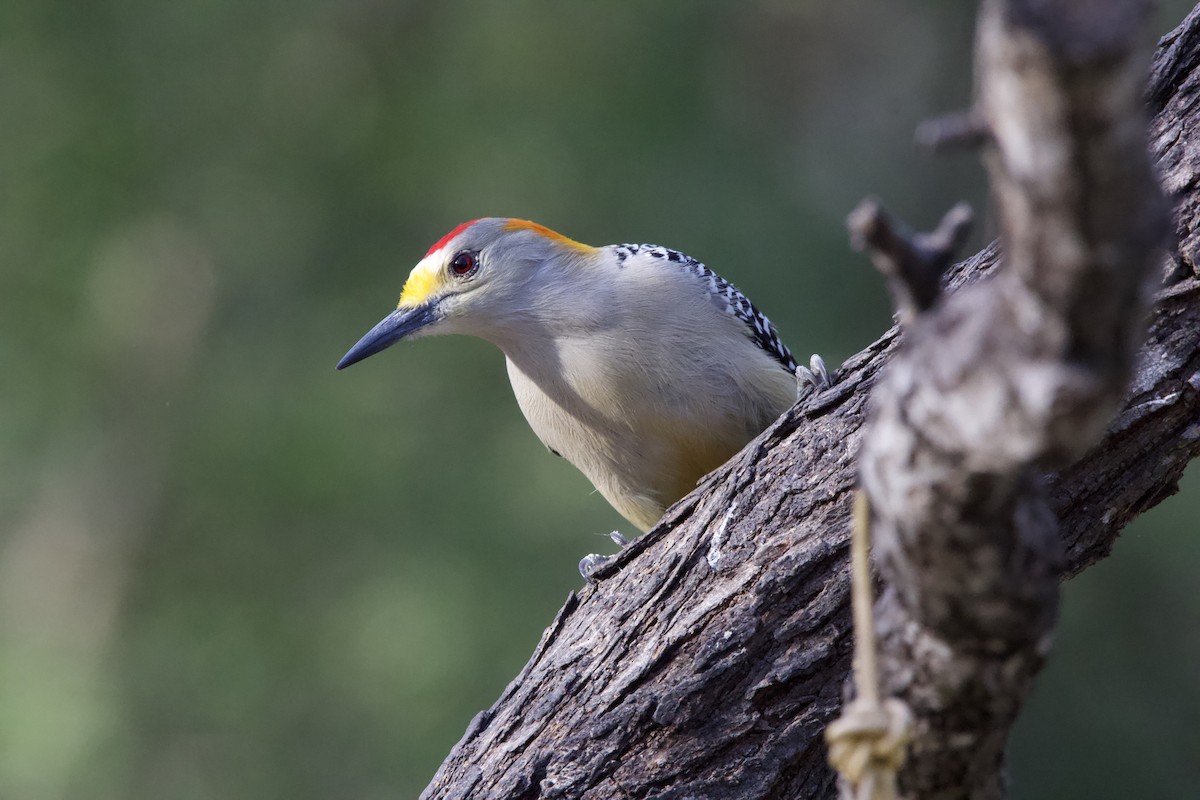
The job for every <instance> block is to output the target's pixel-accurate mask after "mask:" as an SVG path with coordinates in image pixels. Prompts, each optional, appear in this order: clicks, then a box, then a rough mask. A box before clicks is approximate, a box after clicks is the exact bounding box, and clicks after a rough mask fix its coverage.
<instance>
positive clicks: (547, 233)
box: [504, 219, 596, 253]
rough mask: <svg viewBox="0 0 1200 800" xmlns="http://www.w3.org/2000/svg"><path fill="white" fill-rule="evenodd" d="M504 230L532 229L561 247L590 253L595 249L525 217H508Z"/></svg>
mask: <svg viewBox="0 0 1200 800" xmlns="http://www.w3.org/2000/svg"><path fill="white" fill-rule="evenodd" d="M504 230H506V231H533V232H534V233H536V234H537V235H538V236H544V237H545V238H547V239H549V240H550V241H552V242H557V243H558V244H561V245H562V246H563V247H569V248H570V249H572V250H574V251H575V252H577V253H592V252H594V251H595V250H596V248H594V247H592V246H591V245H588V244H584V243H583V242H577V241H575V240H574V239H571V238H569V237H567V236H563V235H562V234H561V233H559V232H558V231H552V230H550V229H549V228H547V227H546V226H545V225H539V224H537V223H536V222H530V221H529V220H527V219H510V220H509V221H508V222H506V223H504Z"/></svg>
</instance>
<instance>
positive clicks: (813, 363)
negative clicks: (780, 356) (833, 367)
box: [796, 353, 833, 400]
mask: <svg viewBox="0 0 1200 800" xmlns="http://www.w3.org/2000/svg"><path fill="white" fill-rule="evenodd" d="M832 385H833V379H832V378H830V377H829V368H828V367H826V366H825V359H823V358H821V357H820V356H819V355H817V354H816V353H813V355H812V358H810V359H809V360H808V366H807V367H804V366H800V367H796V399H797V400H799V399H800V398H801V397H803V396H804V395H805V394H807V393H808V392H820V391H823V390H825V389H828V388H829V387H830V386H832Z"/></svg>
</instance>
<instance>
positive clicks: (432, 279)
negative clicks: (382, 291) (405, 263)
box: [397, 251, 446, 308]
mask: <svg viewBox="0 0 1200 800" xmlns="http://www.w3.org/2000/svg"><path fill="white" fill-rule="evenodd" d="M437 255H440V251H439V252H438V253H435V254H434V256H437ZM445 280H446V278H445V274H444V273H443V272H442V269H441V262H440V260H436V259H435V258H434V257H432V256H431V257H428V258H425V259H424V260H423V261H421V263H419V264H417V265H416V266H415V267H413V271H412V272H410V273H409V275H408V280H407V281H405V282H404V289H403V290H401V292H400V303H399V305H398V306H397V308H405V307H407V308H412V307H413V306H419V305H421V304H422V303H425V302H427V301H428V300H429V299H430V298H431V297H433V295H435V294H436V293H437V291H438V290H439V289H441V288H442V284H443V283H444V282H445Z"/></svg>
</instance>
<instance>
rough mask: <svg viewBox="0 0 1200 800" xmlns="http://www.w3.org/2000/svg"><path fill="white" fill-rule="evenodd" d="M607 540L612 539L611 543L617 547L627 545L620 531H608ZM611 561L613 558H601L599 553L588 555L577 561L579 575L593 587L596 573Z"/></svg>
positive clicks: (627, 541)
mask: <svg viewBox="0 0 1200 800" xmlns="http://www.w3.org/2000/svg"><path fill="white" fill-rule="evenodd" d="M608 538H610V539H612V540H613V542H614V543H615V544H616V545H617V546H619V547H626V546H627V545H628V544H629V540H628V539H627V538H625V537H624V536H623V535H622V534H621V532H620V531H610V532H609V534H608ZM612 560H613V556H602V555H600V554H599V553H588V554H587V555H586V556H584V557H583V558H581V559H580V560H579V574H580V575H582V576H583V579H584V580H585V581H587V582H588V583H590V584H592V585H595V583H596V578H595V575H596V571H597V570H599V569H600V568H601V567H603V566H604V565H605V564H607V563H608V562H609V561H612Z"/></svg>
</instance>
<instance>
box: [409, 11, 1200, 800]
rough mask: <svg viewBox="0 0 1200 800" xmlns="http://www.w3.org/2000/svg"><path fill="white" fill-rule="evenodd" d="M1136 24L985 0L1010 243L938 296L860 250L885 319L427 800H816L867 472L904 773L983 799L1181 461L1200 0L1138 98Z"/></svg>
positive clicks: (706, 493)
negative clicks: (903, 709) (887, 294)
mask: <svg viewBox="0 0 1200 800" xmlns="http://www.w3.org/2000/svg"><path fill="white" fill-rule="evenodd" d="M1059 6H1061V7H1062V8H1059ZM1080 6H1084V7H1086V10H1084V11H1079V10H1077V7H1080ZM1063 10H1065V11H1066V13H1065V14H1064V13H1059V12H1060V11H1063ZM1143 18H1144V8H1142V7H1141V6H1140V5H1139V4H1137V3H1120V2H1112V3H1102V2H1094V3H1084V4H1080V3H1066V2H1063V3H1058V2H1047V1H1046V0H1040V1H1039V2H1029V3H1023V2H1017V0H1012V2H1002V1H1001V0H988V2H985V4H984V7H983V11H982V12H981V20H980V34H979V44H978V51H979V52H978V58H977V69H978V73H979V74H978V76H977V77H978V80H977V84H978V86H979V99H978V105H979V108H978V111H979V115H978V119H980V120H982V121H983V122H984V123H986V124H985V125H984V126H983V127H980V128H979V130H980V131H986V133H987V137H986V138H987V139H988V141H989V143H988V144H987V145H986V150H987V162H988V166H989V173H990V175H991V178H992V181H993V187H994V190H995V196H996V202H997V207H998V209H999V212H1000V223H1001V231H1002V242H1003V247H1004V254H1005V255H1004V257H1003V258H1000V256H999V255H998V253H999V249H998V248H997V247H995V246H993V247H989V248H988V249H986V250H984V251H983V252H981V253H979V254H978V255H976V256H974V257H973V258H971V259H969V260H968V261H966V262H964V263H962V264H960V265H958V266H956V267H954V268H953V269H952V270H951V274H950V275H949V276H948V278H947V280H946V282H945V283H946V285H947V286H948V287H953V290H950V289H947V290H946V291H945V292H942V293H941V294H939V293H938V292H937V291H936V288H933V289H931V288H930V286H931V285H932V287H936V286H937V283H936V280H935V281H934V282H933V283H932V284H931V283H930V281H929V277H930V275H931V274H932V276H933V278H934V279H936V278H937V277H938V276H937V270H936V259H932V260H930V259H924V260H922V259H921V258H917V260H916V261H914V262H911V263H909V264H908V266H907V268H906V267H905V265H904V263H902V262H904V256H905V255H906V254H907V255H909V256H911V255H913V253H915V254H916V255H918V256H920V255H921V254H922V247H923V246H924V244H927V243H928V242H927V241H926V240H921V239H917V240H912V241H906V240H904V239H903V238H900V239H899V240H898V241H894V242H892V243H891V244H890V245H889V244H888V243H886V242H883V243H881V242H880V240H878V238H876V239H874V240H872V241H873V252H872V255H873V257H875V258H876V259H877V260H879V259H881V258H882V259H884V260H885V261H886V260H887V259H888V258H891V259H892V261H893V262H894V263H893V266H894V267H895V269H893V272H892V280H893V282H894V283H895V288H896V290H897V292H896V294H897V296H898V297H899V299H900V300H899V301H900V305H901V312H902V320H903V322H904V330H905V333H904V336H903V337H901V336H900V334H899V331H898V330H897V329H892V330H891V331H889V332H888V333H886V334H885V335H884V336H883V337H882V338H880V339H879V340H878V341H877V342H875V343H874V344H873V345H872V346H871V347H869V348H868V349H866V350H865V351H863V352H862V353H859V354H858V355H856V356H854V357H853V358H851V359H849V360H848V361H847V362H846V363H845V364H844V365H843V366H842V368H841V369H840V370H839V372H838V374H837V382H836V384H835V385H834V386H833V387H832V388H830V389H828V390H826V391H824V392H822V393H820V394H819V395H816V396H812V397H808V398H806V399H805V400H804V401H803V402H802V403H800V404H798V405H797V406H796V407H795V408H793V409H792V410H791V411H789V412H788V413H787V414H786V415H785V416H784V417H783V418H782V419H780V420H779V421H778V422H777V423H776V424H775V425H774V426H772V427H771V428H770V429H769V430H768V431H767V432H765V433H764V434H763V435H762V436H760V437H759V438H758V439H757V440H756V441H755V442H753V443H752V444H751V445H750V446H748V447H747V448H746V449H745V450H744V451H743V452H742V453H741V454H740V455H739V456H737V457H736V458H734V459H733V460H732V461H731V462H730V463H729V464H727V465H725V466H724V467H723V468H722V469H720V470H718V471H717V472H715V473H714V474H712V475H711V476H709V477H708V478H707V479H706V480H705V481H704V483H703V484H702V485H701V486H700V487H699V488H698V489H697V491H695V492H693V493H692V494H691V495H690V496H688V497H687V498H685V499H684V500H683V501H681V502H680V503H679V504H677V505H676V506H675V507H674V508H673V509H672V510H671V511H669V512H668V514H667V516H666V517H665V518H664V520H663V522H662V523H661V524H660V525H659V526H658V527H657V528H656V529H655V530H653V531H651V532H650V533H649V534H647V535H645V536H644V537H642V539H640V540H639V541H638V542H636V543H635V544H633V545H632V546H630V547H629V548H627V549H626V550H625V551H623V552H622V554H621V555H620V556H619V558H617V559H616V560H615V562H614V563H613V564H612V565H610V566H606V567H605V568H604V570H603V571H602V572H601V574H600V576H599V578H600V580H599V582H598V584H597V585H596V586H594V587H588V588H585V589H584V590H582V591H581V592H580V593H579V595H578V596H575V595H572V596H571V597H569V598H568V600H567V603H566V605H565V606H564V607H563V609H562V610H561V611H560V612H559V614H558V616H557V618H556V619H555V620H554V622H553V623H552V624H551V625H550V627H549V628H548V629H547V630H546V633H545V635H544V636H543V637H542V641H541V643H540V644H539V645H538V647H537V650H536V651H535V652H534V654H533V656H532V658H531V659H530V661H529V663H528V664H527V665H526V667H525V668H524V669H523V670H522V672H521V674H520V675H518V676H517V677H516V678H515V679H514V680H513V682H512V683H511V684H510V685H509V687H508V688H507V689H506V690H505V692H504V694H503V695H502V696H501V697H500V699H499V700H497V701H496V703H495V705H494V706H493V707H492V708H491V709H489V710H487V711H484V712H481V713H480V714H479V715H478V716H477V717H476V718H475V719H474V720H473V721H472V722H471V725H470V727H469V728H468V730H467V732H466V734H465V735H464V736H463V739H462V741H461V742H459V744H458V745H457V746H456V747H455V748H454V750H453V751H452V752H451V753H450V755H449V757H448V758H447V759H446V761H445V763H444V764H443V765H442V767H441V769H440V770H439V771H438V773H437V775H436V776H435V777H434V779H433V782H432V783H431V784H430V786H429V788H428V789H427V790H426V792H425V793H424V795H423V797H426V798H538V797H564V798H604V800H608V799H609V798H623V797H655V798H737V800H751V799H752V798H810V797H831V796H834V795H835V794H836V791H837V785H836V780H835V778H834V775H833V773H832V772H831V771H830V770H829V768H828V767H827V766H826V763H825V747H824V742H823V738H822V732H823V729H824V726H825V724H826V723H827V722H828V721H829V720H830V719H831V718H832V717H833V716H834V715H835V714H836V713H837V711H838V708H839V707H840V705H841V701H842V697H843V693H844V691H845V682H846V676H847V673H848V670H849V666H850V649H851V630H850V614H849V606H848V585H849V584H848V577H847V541H848V519H849V512H850V504H851V495H852V491H853V489H854V487H855V485H856V483H857V482H858V477H857V476H858V473H859V469H860V464H861V470H862V475H863V478H862V483H863V485H864V487H865V488H866V490H867V491H868V493H869V494H870V496H871V498H872V501H873V516H874V527H875V529H876V531H877V535H878V548H879V549H878V566H879V570H880V578H881V587H882V589H883V592H882V595H881V597H880V600H879V602H878V604H877V607H876V617H877V619H878V621H879V625H880V634H881V637H882V642H881V648H882V655H881V665H882V668H883V673H884V680H885V688H886V690H887V691H888V692H889V693H892V694H896V695H899V696H900V697H902V698H903V699H905V700H906V701H907V702H908V703H909V704H910V706H911V707H912V708H913V710H914V711H915V712H916V716H917V730H916V738H915V739H914V742H913V744H912V747H911V751H910V757H909V761H908V763H907V764H906V766H905V768H904V771H903V772H902V774H901V787H902V789H903V791H904V794H905V795H906V796H909V797H933V796H945V797H953V796H968V795H969V796H976V797H999V796H1002V795H1003V791H1004V781H1003V771H1002V770H1003V764H1002V756H1003V747H1004V743H1005V741H1006V739H1007V736H1008V731H1009V729H1010V727H1011V724H1012V722H1013V719H1014V718H1015V715H1016V713H1017V711H1018V710H1019V708H1020V706H1021V704H1022V702H1023V701H1024V699H1025V695H1026V693H1027V691H1028V688H1029V686H1030V684H1031V682H1032V680H1033V677H1034V675H1035V673H1036V671H1037V669H1038V668H1039V667H1040V664H1041V661H1042V659H1043V658H1044V657H1045V653H1046V644H1047V642H1048V639H1049V634H1050V632H1051V628H1052V625H1053V620H1054V614H1055V608H1056V603H1057V584H1058V581H1059V579H1060V578H1062V577H1063V576H1069V575H1072V574H1074V573H1076V572H1078V571H1080V570H1082V569H1084V568H1086V567H1087V566H1088V565H1090V564H1092V563H1094V562H1095V561H1097V560H1098V559H1100V558H1103V557H1104V556H1105V555H1107V554H1108V552H1109V550H1110V548H1111V546H1112V543H1113V541H1114V540H1115V538H1116V536H1117V535H1118V533H1119V531H1120V530H1121V528H1122V527H1123V526H1124V525H1125V524H1126V523H1127V522H1129V521H1130V520H1131V519H1133V518H1134V517H1136V516H1137V515H1138V514H1140V513H1141V512H1142V511H1145V510H1146V509H1148V508H1150V507H1151V506H1153V505H1155V504H1156V503H1158V502H1159V501H1160V500H1162V499H1163V498H1165V497H1167V496H1169V495H1170V494H1172V493H1173V492H1174V491H1175V488H1176V481H1177V480H1178V478H1179V476H1180V475H1181V474H1182V472H1183V469H1184V467H1185V466H1186V464H1187V463H1188V461H1189V460H1190V459H1191V458H1193V457H1194V456H1195V455H1196V454H1197V452H1200V271H1198V256H1200V249H1198V248H1197V241H1198V240H1197V237H1196V235H1195V233H1194V232H1193V231H1194V229H1195V228H1196V227H1197V224H1198V223H1200V216H1198V215H1197V205H1198V203H1200V192H1198V191H1197V179H1198V177H1200V125H1198V124H1197V122H1198V121H1197V119H1196V117H1197V116H1198V115H1200V111H1198V110H1197V103H1196V100H1197V98H1198V97H1200V11H1197V12H1193V13H1192V14H1191V15H1190V16H1189V17H1188V19H1187V20H1185V21H1184V23H1183V24H1182V25H1181V26H1180V27H1179V28H1178V29H1177V30H1176V31H1174V32H1173V33H1171V34H1170V35H1168V36H1167V37H1165V38H1164V39H1163V40H1162V42H1161V43H1160V44H1159V47H1158V51H1157V54H1156V56H1155V59H1154V64H1153V67H1152V70H1151V75H1150V84H1149V91H1148V92H1146V93H1145V94H1144V95H1142V94H1141V93H1140V89H1141V87H1143V86H1145V80H1146V74H1145V67H1146V64H1145V62H1144V61H1139V58H1138V56H1137V52H1136V45H1137V44H1138V43H1139V41H1140V40H1138V39H1137V38H1136V36H1137V31H1138V28H1139V25H1140V23H1141V20H1142V19H1143ZM1144 108H1145V110H1143V109H1144ZM1146 111H1148V114H1147V113H1146ZM1147 117H1152V121H1151V122H1150V123H1149V136H1148V140H1149V152H1150V158H1147V156H1146V151H1147V135H1146V127H1145V120H1146V118H1147ZM1151 162H1153V163H1154V164H1156V165H1157V170H1158V173H1159V177H1160V181H1161V184H1162V185H1163V187H1165V189H1166V191H1167V192H1168V193H1169V195H1170V197H1171V202H1172V204H1173V206H1174V221H1175V223H1174V226H1175V234H1176V237H1177V245H1176V246H1175V248H1174V250H1173V252H1171V253H1170V254H1169V257H1167V256H1163V255H1162V254H1161V253H1160V252H1159V251H1158V250H1157V248H1158V246H1159V245H1160V244H1161V242H1162V236H1161V234H1162V232H1163V227H1164V225H1163V222H1162V220H1163V219H1164V218H1165V217H1164V216H1163V214H1164V213H1165V212H1164V209H1165V205H1164V204H1163V202H1162V200H1161V195H1160V194H1159V192H1158V190H1157V188H1156V186H1155V182H1154V181H1153V180H1152V179H1151V177H1150V176H1151V173H1150V168H1149V165H1150V164H1151ZM868 238H870V237H868ZM998 261H999V262H1000V263H998ZM897 265H898V266H897ZM914 265H915V266H914ZM922 270H923V272H922ZM989 273H990V274H989ZM980 278H983V279H982V280H979V279H980ZM1150 300H1152V301H1153V308H1152V311H1151V312H1149V314H1147V313H1146V311H1145V307H1144V303H1145V302H1147V301H1150ZM1147 330H1148V334H1147V333H1146V332H1147ZM885 368H886V369H885ZM876 384H878V386H877V385H876ZM868 398H870V404H869V407H870V413H868ZM1114 414H1115V418H1114ZM868 417H869V420H868ZM860 453H861V455H860Z"/></svg>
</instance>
